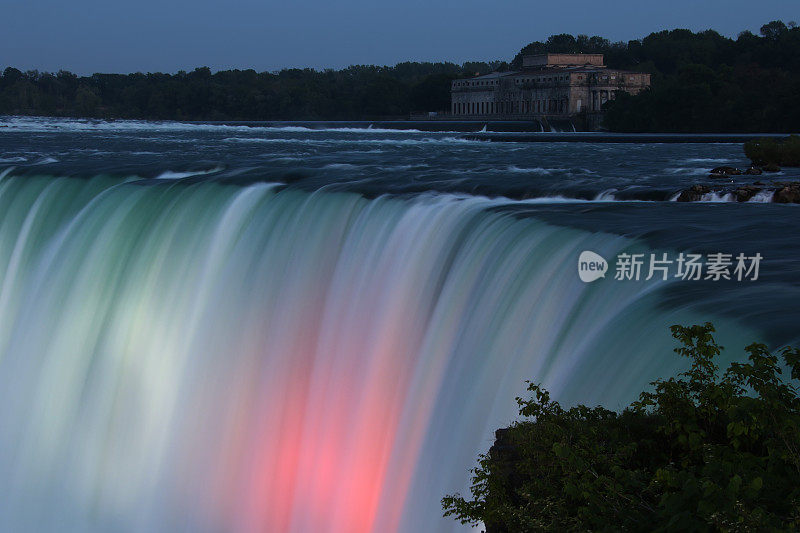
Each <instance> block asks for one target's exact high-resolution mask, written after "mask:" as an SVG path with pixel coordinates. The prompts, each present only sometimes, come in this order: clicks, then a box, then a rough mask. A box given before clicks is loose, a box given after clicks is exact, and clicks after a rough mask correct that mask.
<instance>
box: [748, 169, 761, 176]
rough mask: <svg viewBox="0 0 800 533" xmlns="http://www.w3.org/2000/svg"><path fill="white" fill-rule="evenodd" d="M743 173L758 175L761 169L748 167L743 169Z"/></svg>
mask: <svg viewBox="0 0 800 533" xmlns="http://www.w3.org/2000/svg"><path fill="white" fill-rule="evenodd" d="M744 173H745V174H747V175H748V176H760V175H761V169H760V168H758V167H750V168H748V169H747V170H745V171H744Z"/></svg>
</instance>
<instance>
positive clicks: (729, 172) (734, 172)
mask: <svg viewBox="0 0 800 533" xmlns="http://www.w3.org/2000/svg"><path fill="white" fill-rule="evenodd" d="M711 173H712V174H721V175H724V176H738V175H739V174H741V173H742V171H741V170H739V169H738V168H735V167H717V168H713V169H711Z"/></svg>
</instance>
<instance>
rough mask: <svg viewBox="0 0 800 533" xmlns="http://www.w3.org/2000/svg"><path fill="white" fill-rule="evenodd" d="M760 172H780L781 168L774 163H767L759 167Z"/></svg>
mask: <svg viewBox="0 0 800 533" xmlns="http://www.w3.org/2000/svg"><path fill="white" fill-rule="evenodd" d="M761 170H763V171H764V172H780V171H781V167H779V166H778V165H776V164H775V163H768V164H766V165H764V166H763V167H761Z"/></svg>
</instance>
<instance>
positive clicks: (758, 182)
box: [753, 181, 766, 185]
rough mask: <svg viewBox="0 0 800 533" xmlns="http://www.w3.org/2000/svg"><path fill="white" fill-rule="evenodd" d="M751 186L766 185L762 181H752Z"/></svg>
mask: <svg viewBox="0 0 800 533" xmlns="http://www.w3.org/2000/svg"><path fill="white" fill-rule="evenodd" d="M753 185H766V183H764V182H763V181H754V182H753Z"/></svg>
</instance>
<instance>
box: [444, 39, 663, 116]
mask: <svg viewBox="0 0 800 533" xmlns="http://www.w3.org/2000/svg"><path fill="white" fill-rule="evenodd" d="M649 86H650V74H644V73H641V72H631V71H627V70H616V69H609V68H607V67H606V66H605V65H604V64H603V54H543V55H533V56H524V57H523V59H522V70H518V71H513V72H492V73H491V74H486V75H485V76H476V77H474V78H467V79H460V80H454V81H453V82H452V86H451V93H450V94H451V109H450V113H451V116H452V117H453V118H464V119H500V120H533V119H540V118H545V119H548V118H554V119H556V118H569V117H572V116H575V115H578V114H580V113H586V114H588V115H598V114H599V113H600V111H601V109H602V106H603V104H605V103H606V102H607V101H608V100H610V99H613V98H614V97H615V95H616V93H617V92H619V91H625V92H628V93H631V94H636V93H638V92H639V91H641V90H642V89H645V88H646V87H649Z"/></svg>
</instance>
